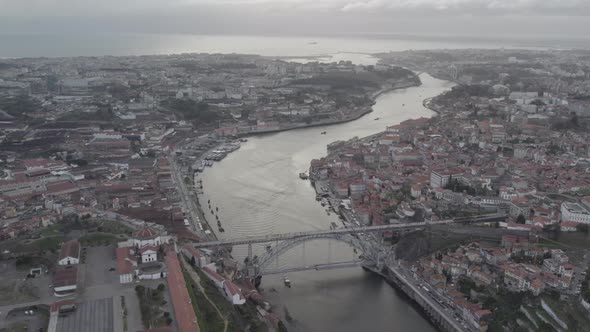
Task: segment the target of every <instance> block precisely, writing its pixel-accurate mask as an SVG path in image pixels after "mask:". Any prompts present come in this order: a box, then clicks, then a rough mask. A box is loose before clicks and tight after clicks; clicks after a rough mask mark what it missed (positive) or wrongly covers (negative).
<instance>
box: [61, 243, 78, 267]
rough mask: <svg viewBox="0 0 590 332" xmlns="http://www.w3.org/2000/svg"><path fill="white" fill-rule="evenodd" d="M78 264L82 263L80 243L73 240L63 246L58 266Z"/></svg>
mask: <svg viewBox="0 0 590 332" xmlns="http://www.w3.org/2000/svg"><path fill="white" fill-rule="evenodd" d="M78 263H80V242H78V240H71V241H68V242H65V243H64V244H62V246H61V249H60V251H59V260H58V261H57V264H58V265H62V266H67V265H75V264H78Z"/></svg>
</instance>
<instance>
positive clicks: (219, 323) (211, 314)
mask: <svg viewBox="0 0 590 332" xmlns="http://www.w3.org/2000/svg"><path fill="white" fill-rule="evenodd" d="M182 273H183V274H184V281H185V282H186V289H187V290H188V293H189V295H190V297H191V304H192V305H193V310H194V311H195V314H196V315H197V321H198V322H199V329H200V330H201V332H215V331H223V326H224V324H223V320H222V319H221V317H219V315H218V314H217V311H215V308H213V306H212V305H211V303H209V301H207V299H206V298H205V297H204V296H203V293H201V292H200V291H199V287H197V285H195V283H194V282H193V281H192V278H191V276H190V275H189V274H188V272H187V271H186V270H185V269H184V268H183V269H182Z"/></svg>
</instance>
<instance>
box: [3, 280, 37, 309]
mask: <svg viewBox="0 0 590 332" xmlns="http://www.w3.org/2000/svg"><path fill="white" fill-rule="evenodd" d="M33 290H34V289H33V286H32V285H31V284H30V283H29V282H28V281H22V280H20V279H19V280H18V281H12V282H3V283H2V285H0V305H8V304H13V303H23V302H29V301H33V300H36V299H37V296H35V294H34V292H33Z"/></svg>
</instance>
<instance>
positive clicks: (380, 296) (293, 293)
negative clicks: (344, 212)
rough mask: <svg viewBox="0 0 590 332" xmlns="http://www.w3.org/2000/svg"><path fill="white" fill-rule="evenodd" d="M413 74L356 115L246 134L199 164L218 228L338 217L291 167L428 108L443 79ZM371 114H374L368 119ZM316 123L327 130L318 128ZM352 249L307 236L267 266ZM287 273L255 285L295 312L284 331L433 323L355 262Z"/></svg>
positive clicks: (306, 226)
mask: <svg viewBox="0 0 590 332" xmlns="http://www.w3.org/2000/svg"><path fill="white" fill-rule="evenodd" d="M420 78H421V80H422V83H423V84H422V86H420V87H413V88H408V89H402V90H396V91H392V92H388V93H385V94H383V95H381V96H380V97H379V98H378V99H377V100H376V104H375V105H374V107H373V110H374V111H373V112H372V113H370V114H368V115H366V116H364V117H362V118H360V119H358V120H356V121H352V122H348V123H345V124H338V125H332V126H324V127H314V128H305V129H298V130H292V131H286V132H281V133H274V134H267V135H263V136H257V137H251V138H249V141H248V142H247V143H243V145H242V148H241V149H240V150H238V151H236V152H234V153H232V154H230V155H229V156H228V157H227V158H225V159H224V160H223V161H221V162H219V163H216V164H215V165H214V166H213V167H212V168H210V169H207V170H206V171H205V172H204V174H203V185H204V189H205V194H204V195H203V197H202V198H201V201H205V200H208V199H210V200H211V205H212V206H213V207H218V208H219V218H220V220H221V222H222V223H223V227H224V228H225V230H226V231H225V233H222V234H219V236H220V237H222V238H223V237H240V236H246V235H265V234H271V233H284V232H296V231H308V230H324V229H329V227H330V223H331V222H337V223H338V218H337V217H336V216H335V215H334V214H331V215H328V214H327V213H326V210H325V208H323V207H321V205H320V204H319V203H318V202H317V201H316V200H315V191H314V189H313V188H312V186H311V185H310V183H309V182H308V181H303V180H300V179H299V177H298V173H299V172H302V171H306V170H308V168H309V163H310V161H311V160H312V159H314V158H320V157H322V156H325V155H326V145H327V144H328V143H331V142H333V141H335V140H347V139H350V138H352V137H354V136H359V137H363V136H368V135H370V134H374V133H377V132H380V131H383V130H384V129H385V127H386V126H388V125H393V124H397V123H399V122H401V121H404V120H406V119H410V118H417V117H421V116H425V117H430V116H432V112H431V111H430V110H428V109H425V108H424V107H423V106H422V100H423V99H425V98H427V97H432V96H436V95H438V94H440V93H441V92H443V91H444V90H447V89H449V88H450V87H451V84H450V83H449V82H446V81H441V80H437V79H435V78H433V77H431V76H429V75H427V74H423V75H421V76H420ZM404 105H405V106H404ZM377 117H378V118H379V120H375V119H376V118H377ZM323 131H326V132H327V134H326V135H322V134H321V132H323ZM208 217H209V218H213V219H212V220H215V219H214V217H213V216H208ZM209 220H211V219H209ZM255 250H256V251H257V252H261V251H262V250H264V248H262V247H257V248H255ZM246 252H247V249H246V248H245V247H236V248H234V252H233V255H234V257H236V258H237V259H238V260H242V259H243V258H244V257H245V256H246V254H247V253H246ZM354 256H355V254H354V253H353V251H352V249H350V248H349V247H347V246H345V245H343V244H341V243H337V242H332V241H315V242H311V243H307V244H305V246H301V247H298V248H295V249H294V250H292V251H291V252H288V253H287V254H285V255H284V256H282V257H281V258H280V259H279V260H278V261H276V262H273V263H272V264H271V265H273V266H271V267H270V268H271V269H272V268H276V267H282V266H287V265H289V266H304V265H308V264H312V263H325V262H336V261H343V260H350V259H352V258H353V257H354ZM288 277H289V279H290V280H291V281H292V283H293V287H292V288H286V287H284V286H283V285H282V276H268V277H264V278H263V280H262V285H263V287H264V288H265V290H266V291H265V292H264V294H265V296H266V297H267V298H268V299H269V300H270V301H271V302H272V303H273V304H274V305H276V306H277V307H278V308H279V309H278V310H279V311H278V312H279V313H280V314H282V313H283V312H284V310H283V309H282V307H283V306H286V307H287V308H288V310H289V313H290V315H291V316H292V317H293V318H294V319H295V324H293V325H291V326H289V330H290V331H341V332H347V331H350V332H352V331H385V330H395V331H433V330H434V328H433V327H432V326H431V325H430V324H429V323H428V321H427V320H426V319H425V318H424V317H422V316H421V315H420V314H419V312H417V311H416V310H415V308H414V307H413V306H412V305H411V304H410V303H409V302H408V301H407V299H404V298H403V297H400V294H399V293H397V292H396V291H395V290H394V289H393V288H391V287H390V286H389V285H388V284H386V283H385V282H384V281H383V280H381V279H380V278H379V277H376V276H374V275H372V274H370V273H367V272H364V271H363V270H362V269H360V268H348V269H340V270H329V271H306V272H297V273H290V274H289V275H288Z"/></svg>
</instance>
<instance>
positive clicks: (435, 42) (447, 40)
mask: <svg viewBox="0 0 590 332" xmlns="http://www.w3.org/2000/svg"><path fill="white" fill-rule="evenodd" d="M583 45H587V46H588V45H590V42H588V41H586V42H585V43H584V42H582V43H581V42H580V41H579V40H576V44H575V46H576V47H584V46H583ZM573 46H574V44H573V42H571V43H568V41H567V39H561V40H559V41H555V40H530V39H528V40H527V39H494V38H486V39H482V38H456V37H455V38H451V37H436V36H430V37H424V36H423V37H404V36H394V37H386V36H379V35H374V36H368V37H295V36H287V37H278V36H236V35H225V36H216V35H190V34H129V33H122V34H111V33H93V34H65V35H64V34H59V35H58V34H13V33H8V32H4V33H2V32H0V58H2V57H4V58H6V57H71V56H103V55H113V56H124V55H150V54H173V53H242V54H260V55H266V56H309V55H325V54H334V53H339V52H352V53H377V52H389V51H403V50H410V49H414V50H422V49H442V48H447V49H452V48H502V47H503V48H559V47H563V48H569V47H573Z"/></svg>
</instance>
